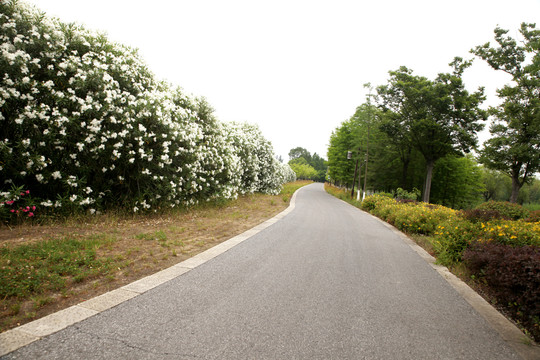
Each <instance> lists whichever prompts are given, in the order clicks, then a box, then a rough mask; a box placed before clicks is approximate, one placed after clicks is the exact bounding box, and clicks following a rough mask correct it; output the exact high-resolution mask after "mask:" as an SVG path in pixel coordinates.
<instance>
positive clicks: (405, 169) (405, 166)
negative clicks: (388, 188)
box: [401, 159, 410, 189]
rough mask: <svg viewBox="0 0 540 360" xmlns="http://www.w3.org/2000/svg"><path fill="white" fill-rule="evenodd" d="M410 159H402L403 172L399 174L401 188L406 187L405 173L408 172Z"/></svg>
mask: <svg viewBox="0 0 540 360" xmlns="http://www.w3.org/2000/svg"><path fill="white" fill-rule="evenodd" d="M409 162H410V159H407V160H403V170H402V171H403V173H402V174H401V188H402V189H407V173H408V172H409Z"/></svg>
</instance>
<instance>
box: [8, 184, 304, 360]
mask: <svg viewBox="0 0 540 360" xmlns="http://www.w3.org/2000/svg"><path fill="white" fill-rule="evenodd" d="M300 189H302V188H299V189H298V190H296V191H295V192H294V194H293V196H292V197H291V200H290V203H289V206H288V207H287V208H286V209H285V210H283V211H282V212H280V213H279V214H277V215H276V216H274V217H272V218H270V219H268V220H266V221H264V222H262V223H260V224H259V225H257V226H255V227H253V228H251V229H249V230H247V231H245V232H243V233H242V234H239V235H236V236H235V237H233V238H230V239H229V240H225V241H224V242H222V243H220V244H218V245H216V246H214V247H212V248H210V249H208V250H206V251H203V252H202V253H199V254H197V255H195V256H193V257H191V258H189V259H187V260H184V261H182V262H180V263H178V264H176V265H173V266H171V267H169V268H167V269H164V270H161V271H159V272H157V273H155V274H152V275H149V276H146V277H144V278H142V279H139V280H137V281H134V282H132V283H131V284H128V285H124V286H122V287H120V288H118V289H115V290H112V291H109V292H107V293H104V294H102V295H99V296H96V297H95V298H92V299H89V300H86V301H83V302H82V303H80V304H77V305H73V306H71V307H69V308H66V309H64V310H60V311H58V312H55V313H53V314H50V315H47V316H45V317H42V318H40V319H37V320H34V321H32V322H29V323H27V324H24V325H21V326H18V327H16V328H14V329H11V330H8V331H6V332H3V333H1V334H0V356H4V355H6V354H9V353H10V352H13V351H15V350H17V349H19V348H21V347H24V346H26V345H28V344H31V343H33V342H34V341H37V340H39V339H41V338H43V337H45V336H48V335H51V334H54V333H55V332H58V331H60V330H62V329H65V328H67V327H68V326H71V325H73V324H76V323H78V322H81V321H83V320H85V319H88V318H89V317H92V316H94V315H97V314H99V313H101V312H103V311H105V310H108V309H110V308H113V307H115V306H117V305H119V304H121V303H123V302H125V301H128V300H130V299H132V298H134V297H136V296H139V295H141V294H143V293H145V292H147V291H148V290H151V289H153V288H155V287H157V286H159V285H161V284H164V283H166V282H167V281H170V280H172V279H174V278H176V277H178V276H180V275H183V274H185V273H187V272H189V271H191V270H192V269H194V268H196V267H197V266H199V265H202V264H204V263H205V262H207V261H209V260H211V259H213V258H215V257H216V256H218V255H221V254H223V253H224V252H226V251H227V250H229V249H231V248H233V247H234V246H236V245H238V244H240V243H242V242H243V241H245V240H247V239H249V238H250V237H252V236H253V235H256V234H257V233H259V232H261V231H262V230H264V229H266V228H267V227H269V226H271V225H273V224H275V223H276V222H278V221H279V220H281V219H283V218H284V217H285V216H287V215H288V214H289V213H290V212H291V211H293V210H294V207H295V202H296V194H297V193H298V191H299V190H300Z"/></svg>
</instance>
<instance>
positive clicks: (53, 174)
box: [52, 171, 62, 180]
mask: <svg viewBox="0 0 540 360" xmlns="http://www.w3.org/2000/svg"><path fill="white" fill-rule="evenodd" d="M52 177H53V179H55V180H56V179H61V178H62V174H60V171H55V172H53V173H52Z"/></svg>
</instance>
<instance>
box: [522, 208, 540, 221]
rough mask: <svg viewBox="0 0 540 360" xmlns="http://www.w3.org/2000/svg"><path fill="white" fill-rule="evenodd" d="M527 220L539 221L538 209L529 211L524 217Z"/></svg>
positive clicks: (539, 211) (539, 213)
mask: <svg viewBox="0 0 540 360" xmlns="http://www.w3.org/2000/svg"><path fill="white" fill-rule="evenodd" d="M525 221H527V222H540V210H535V211H531V212H530V213H529V217H528V218H527V219H525Z"/></svg>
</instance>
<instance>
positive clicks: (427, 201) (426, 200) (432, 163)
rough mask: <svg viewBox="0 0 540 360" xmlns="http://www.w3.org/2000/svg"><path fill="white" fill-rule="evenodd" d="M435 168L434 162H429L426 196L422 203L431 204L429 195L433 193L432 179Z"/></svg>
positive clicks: (427, 165)
mask: <svg viewBox="0 0 540 360" xmlns="http://www.w3.org/2000/svg"><path fill="white" fill-rule="evenodd" d="M434 166H435V161H434V160H428V162H427V164H426V182H425V184H424V196H423V197H422V201H423V202H425V203H429V194H430V193H431V178H432V177H433V167H434Z"/></svg>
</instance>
